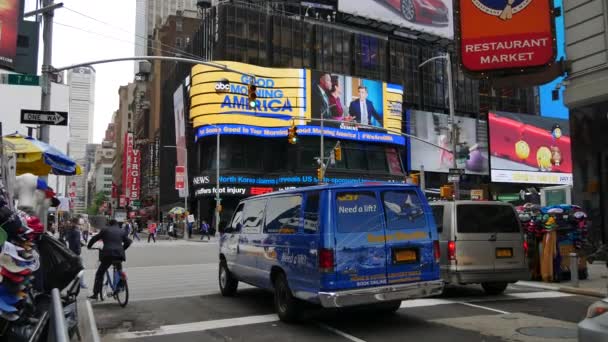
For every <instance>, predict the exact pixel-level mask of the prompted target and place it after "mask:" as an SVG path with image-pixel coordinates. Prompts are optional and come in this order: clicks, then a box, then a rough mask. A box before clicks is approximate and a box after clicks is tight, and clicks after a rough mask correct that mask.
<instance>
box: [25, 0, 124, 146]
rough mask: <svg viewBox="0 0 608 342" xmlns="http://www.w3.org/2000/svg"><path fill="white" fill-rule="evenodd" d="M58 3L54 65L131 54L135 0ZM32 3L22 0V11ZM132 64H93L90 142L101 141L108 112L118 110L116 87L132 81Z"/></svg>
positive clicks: (30, 8) (83, 0)
mask: <svg viewBox="0 0 608 342" xmlns="http://www.w3.org/2000/svg"><path fill="white" fill-rule="evenodd" d="M62 2H63V4H64V8H60V9H57V10H56V11H55V18H54V21H55V25H54V26H53V62H52V64H53V66H54V67H63V66H68V65H72V64H77V63H82V62H87V61H93V60H99V59H107V58H117V57H130V56H133V55H134V50H135V0H104V1H93V0H62ZM35 6H36V0H26V8H25V11H28V10H32V9H35ZM73 11H76V12H80V13H82V14H84V15H86V16H89V17H91V18H87V17H85V16H83V15H81V14H77V13H75V12H73ZM92 18H94V19H92ZM96 20H97V21H96ZM100 21H101V22H100ZM102 22H103V23H102ZM68 26H69V27H68ZM40 31H41V32H40V33H41V36H40V54H39V58H38V64H39V65H41V64H42V51H43V49H42V48H43V44H42V30H40ZM133 65H134V62H133V61H127V62H114V63H108V64H99V65H95V66H94V68H95V70H96V71H97V73H96V83H95V116H94V127H93V142H94V143H101V140H102V139H103V137H104V134H105V130H106V127H107V126H108V123H109V122H110V120H112V114H113V113H114V111H115V110H117V109H118V100H119V97H118V88H119V87H120V86H121V85H125V84H127V83H129V82H131V81H133V76H134V67H133Z"/></svg>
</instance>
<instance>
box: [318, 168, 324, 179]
mask: <svg viewBox="0 0 608 342" xmlns="http://www.w3.org/2000/svg"><path fill="white" fill-rule="evenodd" d="M317 179H318V180H319V182H320V181H321V180H322V179H323V169H322V168H317Z"/></svg>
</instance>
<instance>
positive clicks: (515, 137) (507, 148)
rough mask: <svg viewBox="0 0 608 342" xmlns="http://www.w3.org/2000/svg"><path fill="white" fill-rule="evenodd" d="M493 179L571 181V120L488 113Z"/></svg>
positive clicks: (507, 180) (554, 182)
mask: <svg viewBox="0 0 608 342" xmlns="http://www.w3.org/2000/svg"><path fill="white" fill-rule="evenodd" d="M488 126H489V128H490V130H489V133H490V138H489V139H490V154H491V158H490V166H491V175H492V181H493V182H503V183H534V184H572V155H571V152H570V129H569V125H568V121H566V120H561V119H554V118H545V117H540V116H535V115H526V114H511V113H502V112H501V113H489V114H488Z"/></svg>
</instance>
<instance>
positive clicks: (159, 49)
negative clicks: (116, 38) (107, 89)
mask: <svg viewBox="0 0 608 342" xmlns="http://www.w3.org/2000/svg"><path fill="white" fill-rule="evenodd" d="M63 8H64V9H66V10H68V11H70V12H73V13H75V14H78V15H80V16H83V17H85V18H88V19H90V20H93V21H96V22H98V23H100V24H103V25H106V26H109V27H112V28H115V29H118V30H120V31H123V32H126V33H130V34H133V32H132V31H129V30H127V29H125V28H122V27H119V26H116V25H113V24H111V23H108V22H105V21H103V20H100V19H97V18H95V17H92V16H90V15H88V14H85V13H82V12H80V11H77V10H74V9H72V8H69V7H65V6H64V7H63ZM64 26H67V25H65V24H64ZM74 28H76V27H74ZM134 36H135V37H137V38H140V39H144V40H146V41H149V42H153V43H157V44H160V45H161V48H158V47H154V46H152V49H154V50H157V51H161V52H167V53H171V54H174V55H176V54H178V53H179V54H180V55H183V56H186V57H190V58H193V59H200V60H203V58H201V56H197V55H195V54H192V53H190V52H188V51H185V50H182V49H180V48H177V47H175V46H173V45H170V44H165V43H162V42H159V41H155V40H154V39H152V38H148V37H145V36H142V35H138V34H136V33H135V34H134ZM134 45H137V46H141V47H146V45H144V44H137V43H136V42H135V43H134ZM163 46H164V47H167V48H169V49H171V50H174V51H168V50H166V49H162V47H163Z"/></svg>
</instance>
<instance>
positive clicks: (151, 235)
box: [148, 222, 156, 243]
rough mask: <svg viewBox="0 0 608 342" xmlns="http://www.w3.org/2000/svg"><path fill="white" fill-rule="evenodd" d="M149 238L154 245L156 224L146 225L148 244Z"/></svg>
mask: <svg viewBox="0 0 608 342" xmlns="http://www.w3.org/2000/svg"><path fill="white" fill-rule="evenodd" d="M150 238H152V240H154V243H156V223H154V222H150V223H148V243H150Z"/></svg>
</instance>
